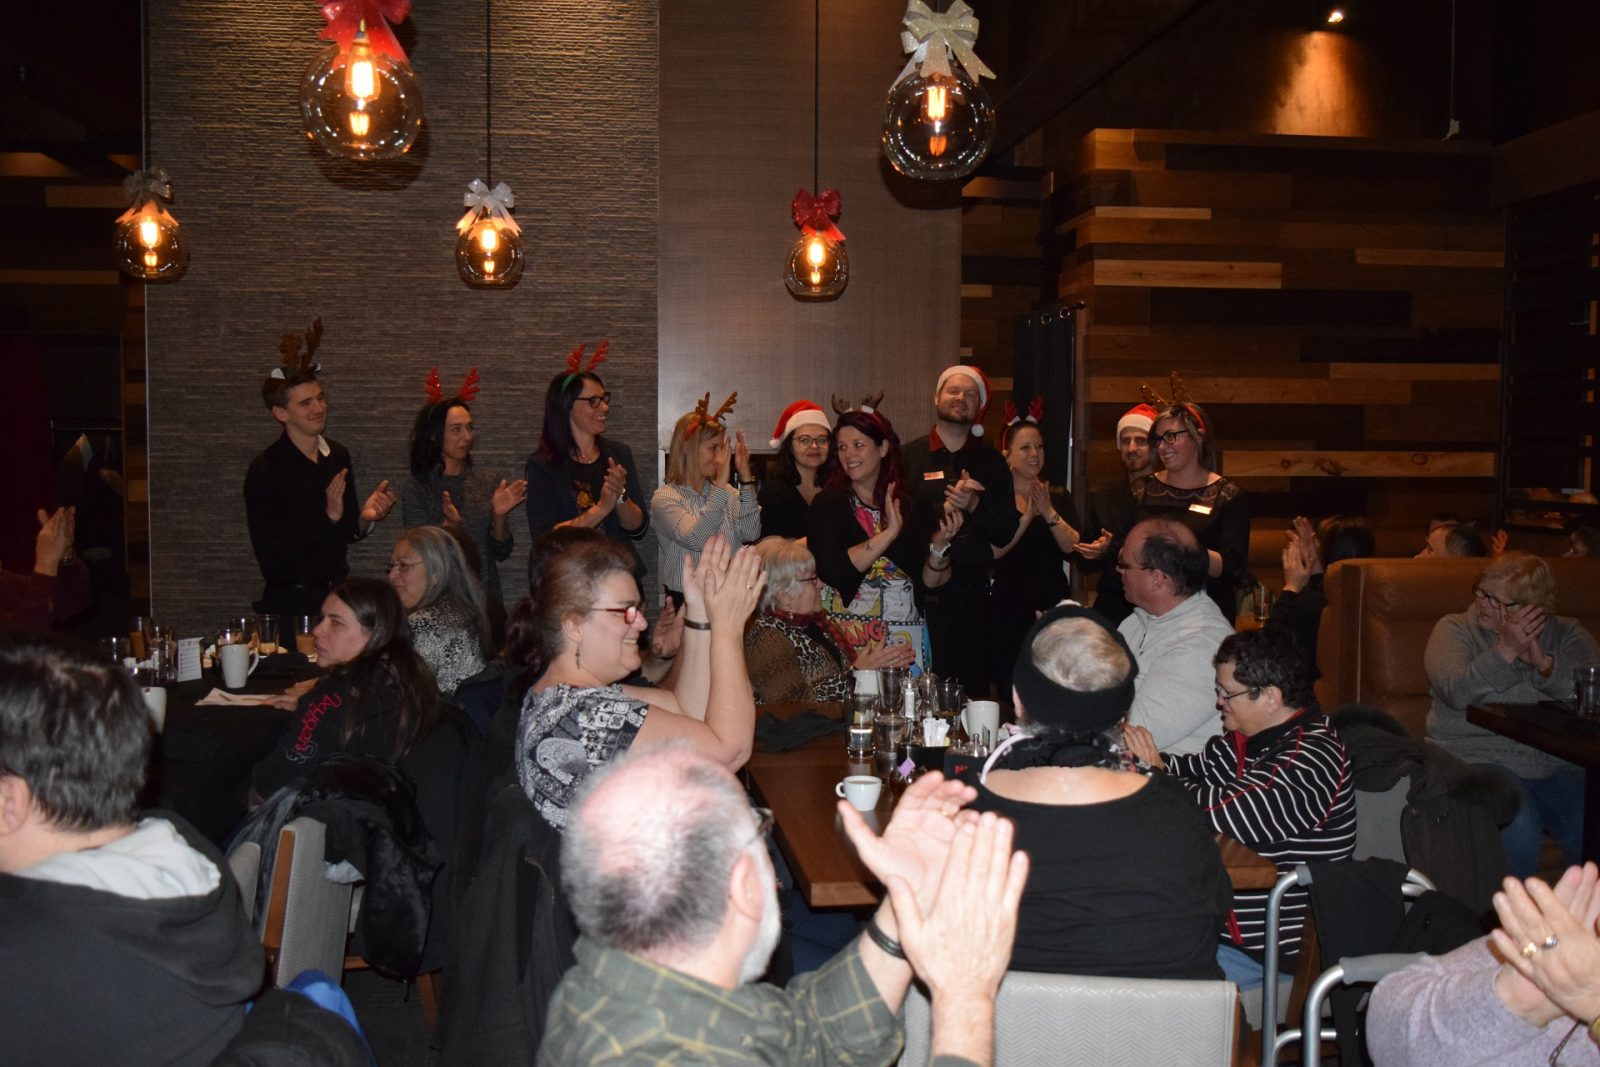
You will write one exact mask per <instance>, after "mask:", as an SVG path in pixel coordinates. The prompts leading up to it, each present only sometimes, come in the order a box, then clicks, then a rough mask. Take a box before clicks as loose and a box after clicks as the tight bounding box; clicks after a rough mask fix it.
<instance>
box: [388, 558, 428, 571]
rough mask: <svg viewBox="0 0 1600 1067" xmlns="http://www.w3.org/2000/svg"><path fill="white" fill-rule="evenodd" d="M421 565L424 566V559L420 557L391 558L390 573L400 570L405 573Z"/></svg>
mask: <svg viewBox="0 0 1600 1067" xmlns="http://www.w3.org/2000/svg"><path fill="white" fill-rule="evenodd" d="M420 566H422V560H420V559H391V560H390V561H389V573H390V574H393V573H394V572H395V571H399V572H400V573H401V574H405V573H406V572H407V571H409V570H410V569H411V568H412V567H420Z"/></svg>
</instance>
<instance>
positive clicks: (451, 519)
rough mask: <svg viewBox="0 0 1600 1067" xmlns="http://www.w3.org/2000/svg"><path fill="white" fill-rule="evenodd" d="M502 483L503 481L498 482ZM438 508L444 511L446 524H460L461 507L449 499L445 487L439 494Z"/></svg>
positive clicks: (448, 491)
mask: <svg viewBox="0 0 1600 1067" xmlns="http://www.w3.org/2000/svg"><path fill="white" fill-rule="evenodd" d="M500 484H501V485H504V484H505V483H504V482H501V483H500ZM439 509H440V510H441V511H443V512H444V524H445V525H446V526H460V525H461V509H460V508H458V507H456V502H455V501H454V500H451V499H450V490H448V489H446V490H444V491H443V492H441V493H440V494H439Z"/></svg>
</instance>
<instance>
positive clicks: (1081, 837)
mask: <svg viewBox="0 0 1600 1067" xmlns="http://www.w3.org/2000/svg"><path fill="white" fill-rule="evenodd" d="M1137 673H1138V667H1137V665H1136V664H1135V662H1134V659H1133V654H1132V653H1131V652H1130V651H1129V650H1128V646H1127V644H1126V643H1125V642H1124V641H1123V640H1122V637H1121V636H1120V635H1119V634H1118V633H1117V632H1116V631H1115V630H1113V629H1111V628H1110V627H1109V626H1107V624H1106V623H1105V621H1104V620H1103V619H1101V618H1100V616H1098V615H1097V614H1095V613H1094V612H1092V611H1090V610H1089V609H1087V608H1082V607H1077V606H1066V607H1059V608H1054V609H1052V610H1050V611H1048V612H1046V613H1045V614H1044V615H1043V616H1042V617H1041V618H1040V619H1039V621H1038V622H1037V623H1035V624H1034V626H1033V628H1032V629H1031V630H1030V631H1029V633H1028V634H1027V637H1026V643H1025V644H1024V646H1023V648H1022V651H1021V652H1019V653H1018V655H1017V659H1016V663H1015V665H1014V667H1013V680H1012V684H1013V685H1014V686H1015V688H1016V695H1017V717H1018V720H1019V721H1020V722H1021V723H1022V724H1023V732H1022V733H1021V734H1017V735H1014V736H1013V737H1012V738H1009V739H1007V740H1006V741H1005V742H1004V743H1002V744H1001V746H1000V747H999V748H997V749H996V750H995V752H994V754H993V755H992V756H991V757H990V758H989V760H988V762H987V763H986V764H985V765H984V768H983V771H982V773H981V774H979V775H977V776H975V777H976V779H977V780H976V782H975V783H974V784H975V785H976V786H977V789H978V798H977V800H976V801H974V802H973V803H972V804H971V805H969V807H970V808H972V809H973V810H975V811H994V812H997V813H999V814H1001V815H1004V816H1005V817H1007V818H1009V819H1010V820H1011V821H1012V823H1013V824H1014V825H1015V826H1016V847H1017V848H1018V849H1019V850H1022V851H1025V852H1027V853H1028V855H1029V857H1030V858H1031V860H1032V867H1031V870H1030V873H1029V875H1028V885H1027V888H1026V889H1025V890H1024V891H1023V894H1022V907H1021V911H1020V912H1019V914H1018V919H1017V937H1016V945H1015V948H1014V949H1013V950H1012V955H1011V967H1012V968H1013V969H1014V970H1022V971H1044V972H1048V973H1053V974H1093V975H1109V976H1115V977H1123V978H1220V977H1221V975H1222V972H1221V969H1220V968H1219V967H1218V966H1217V959H1216V955H1217V938H1218V936H1219V934H1220V933H1221V930H1222V924H1223V921H1224V918H1225V917H1226V916H1227V914H1228V910H1229V907H1230V905H1231V902H1232V890H1231V888H1230V886H1229V883H1228V876H1227V872H1226V871H1225V870H1224V868H1223V866H1222V857H1221V854H1220V853H1219V852H1218V851H1217V846H1216V842H1215V840H1214V838H1213V837H1212V832H1211V829H1210V827H1209V826H1208V825H1207V823H1206V821H1205V819H1204V818H1203V817H1202V816H1201V815H1200V813H1199V811H1198V810H1197V809H1196V808H1195V806H1194V804H1193V802H1192V801H1190V800H1189V798H1188V797H1187V795H1186V794H1185V793H1184V792H1183V790H1182V789H1180V788H1174V787H1173V786H1172V784H1171V783H1168V782H1163V781H1161V780H1159V779H1157V778H1152V777H1147V776H1146V775H1145V774H1143V773H1139V772H1138V771H1136V770H1129V769H1124V768H1125V767H1132V766H1134V764H1133V762H1132V761H1131V759H1129V758H1128V757H1127V756H1125V755H1124V754H1123V753H1122V752H1121V751H1120V749H1119V747H1118V746H1117V745H1115V744H1114V743H1113V741H1112V737H1113V735H1114V731H1115V730H1116V727H1117V726H1118V724H1119V723H1120V722H1121V721H1122V717H1123V714H1124V712H1125V711H1126V710H1127V707H1128V705H1129V703H1131V702H1132V700H1133V680H1134V675H1135V674H1137Z"/></svg>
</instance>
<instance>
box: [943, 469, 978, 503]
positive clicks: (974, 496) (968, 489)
mask: <svg viewBox="0 0 1600 1067" xmlns="http://www.w3.org/2000/svg"><path fill="white" fill-rule="evenodd" d="M983 490H984V485H983V483H982V482H980V481H978V479H976V478H974V477H973V476H972V475H971V474H969V473H967V472H966V471H964V470H963V471H962V472H961V477H960V478H959V479H957V480H956V483H955V484H954V485H947V486H945V487H944V502H945V503H946V504H948V505H950V506H951V507H954V508H958V509H960V510H961V511H971V510H972V509H973V508H975V507H977V506H978V494H979V493H981V492H983Z"/></svg>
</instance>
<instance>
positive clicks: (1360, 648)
mask: <svg viewBox="0 0 1600 1067" xmlns="http://www.w3.org/2000/svg"><path fill="white" fill-rule="evenodd" d="M1545 562H1547V563H1548V564H1550V569H1551V570H1552V571H1553V572H1554V573H1555V579H1556V613H1557V614H1558V615H1567V616H1571V617H1574V618H1576V619H1577V620H1578V621H1579V622H1581V623H1582V624H1583V626H1584V627H1585V628H1586V629H1587V630H1588V631H1589V632H1590V633H1592V634H1600V559H1597V558H1590V559H1547V560H1546V561H1545ZM1487 564H1488V560H1484V559H1353V560H1346V561H1344V562H1342V563H1335V564H1334V565H1333V566H1332V567H1331V568H1329V570H1328V574H1327V577H1326V578H1325V579H1324V585H1323V588H1324V589H1325V591H1326V592H1327V595H1328V606H1327V608H1325V609H1324V610H1323V614H1322V627H1321V630H1320V631H1319V632H1318V636H1317V666H1318V667H1319V668H1320V669H1321V671H1322V678H1321V680H1320V681H1318V683H1317V698H1318V700H1319V701H1320V702H1321V704H1322V707H1323V708H1324V709H1325V710H1332V709H1333V708H1335V707H1337V706H1338V705H1340V704H1343V703H1346V702H1349V701H1360V702H1362V703H1364V704H1372V705H1375V706H1377V707H1380V708H1382V709H1384V710H1385V711H1387V712H1389V713H1390V714H1391V715H1393V716H1395V717H1396V718H1398V719H1399V720H1400V721H1401V722H1403V723H1405V724H1406V728H1407V729H1408V730H1410V731H1411V733H1412V734H1414V735H1415V736H1417V737H1422V736H1424V734H1425V733H1426V727H1427V718H1428V676H1427V673H1426V672H1425V671H1424V669H1423V664H1422V657H1423V652H1424V651H1425V650H1426V648H1427V646H1428V637H1429V635H1431V634H1432V633H1433V627H1434V624H1435V623H1437V622H1438V621H1439V619H1440V618H1441V617H1443V616H1445V615H1449V614H1453V613H1455V612H1458V611H1464V610H1466V608H1467V605H1468V604H1470V603H1471V602H1472V587H1473V585H1474V584H1475V583H1476V582H1477V579H1478V575H1479V574H1481V573H1482V572H1483V569H1484V567H1485V566H1486V565H1487Z"/></svg>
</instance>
